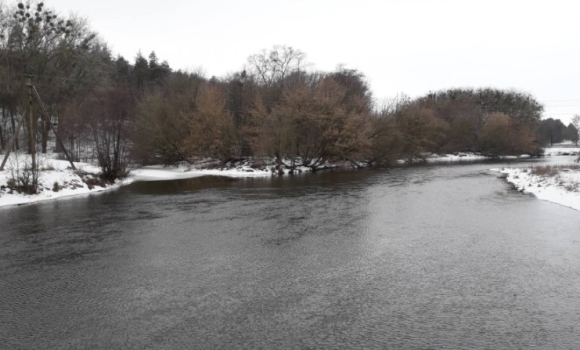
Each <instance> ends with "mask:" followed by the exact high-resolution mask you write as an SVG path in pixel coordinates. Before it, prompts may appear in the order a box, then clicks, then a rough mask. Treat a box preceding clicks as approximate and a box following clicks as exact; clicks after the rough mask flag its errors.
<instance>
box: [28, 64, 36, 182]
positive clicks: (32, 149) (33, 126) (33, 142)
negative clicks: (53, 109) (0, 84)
mask: <svg viewBox="0 0 580 350" xmlns="http://www.w3.org/2000/svg"><path fill="white" fill-rule="evenodd" d="M27 78H28V82H27V84H26V85H27V86H28V110H29V111H28V113H30V128H29V130H30V158H31V159H32V164H31V167H32V171H36V122H35V120H34V115H33V113H32V97H33V91H32V79H31V77H30V75H29V76H27Z"/></svg>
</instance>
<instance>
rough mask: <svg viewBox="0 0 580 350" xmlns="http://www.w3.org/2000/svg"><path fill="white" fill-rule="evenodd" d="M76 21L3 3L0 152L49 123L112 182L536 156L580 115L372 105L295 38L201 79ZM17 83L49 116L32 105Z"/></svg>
mask: <svg viewBox="0 0 580 350" xmlns="http://www.w3.org/2000/svg"><path fill="white" fill-rule="evenodd" d="M86 23H87V21H86V20H84V19H82V18H78V17H65V16H62V15H59V14H58V13H56V12H54V11H52V10H50V9H48V7H47V6H46V5H45V4H44V3H43V2H31V3H13V4H2V3H0V148H2V149H3V150H5V149H6V148H7V147H9V146H10V145H9V140H10V139H11V138H12V137H13V136H14V134H15V133H17V129H18V128H17V125H18V121H19V120H20V119H21V118H22V120H23V129H22V132H21V133H20V134H19V138H18V142H16V144H15V145H14V147H15V148H16V149H20V150H24V151H29V152H30V151H31V150H32V149H33V148H34V149H36V148H38V149H39V150H40V151H41V152H44V153H46V152H47V151H49V146H50V145H51V142H50V140H51V137H52V136H51V135H52V134H51V127H56V130H57V134H58V136H59V137H60V139H61V140H63V142H64V144H65V146H66V148H67V149H69V150H70V151H71V153H72V155H73V157H74V158H76V159H80V158H82V157H88V156H89V154H90V156H91V157H94V159H96V160H97V161H98V164H99V166H100V167H101V169H102V171H103V175H102V176H103V178H104V179H107V180H113V179H115V178H117V177H120V176H123V175H125V174H126V172H127V170H128V169H129V166H130V165H131V164H160V163H161V164H168V165H169V164H174V163H176V162H179V161H186V162H190V163H193V162H196V161H199V160H202V159H208V158H210V159H213V160H216V161H218V162H219V163H220V164H221V165H225V164H227V163H229V162H232V161H236V160H242V159H248V158H250V157H252V159H253V160H254V164H255V165H256V166H259V164H260V162H261V161H264V160H265V159H275V163H276V165H277V167H278V169H280V167H281V164H282V161H283V159H290V160H291V162H292V164H294V165H296V166H306V167H311V168H312V169H316V168H318V167H320V166H322V165H323V164H325V163H327V162H349V163H351V164H353V165H355V166H388V165H389V164H392V163H393V162H394V161H396V160H398V159H405V160H407V161H409V162H412V161H417V160H421V159H424V157H425V156H426V155H427V154H429V153H456V152H465V151H472V152H478V153H481V154H484V155H488V156H498V155H520V154H530V155H538V154H539V152H541V149H540V147H541V146H545V145H548V144H550V143H555V142H560V141H562V140H564V139H568V140H572V141H574V142H577V141H578V128H579V127H580V117H576V118H574V122H573V123H572V124H570V125H568V126H565V125H563V124H562V122H561V121H559V120H554V119H546V120H541V116H542V112H543V106H542V104H541V103H539V102H538V101H537V100H536V99H535V98H534V97H533V96H531V95H529V94H527V93H523V92H519V91H512V90H501V89H495V88H457V89H449V90H442V91H438V92H430V93H428V94H426V95H425V96H421V97H418V98H409V97H405V96H399V97H397V98H394V99H392V100H391V101H390V102H388V103H385V104H384V105H380V106H378V105H377V104H376V103H375V100H374V98H373V96H372V93H371V89H370V86H369V83H368V80H367V78H366V77H365V75H364V74H363V73H362V72H360V71H358V70H356V69H349V68H346V67H337V68H336V69H335V70H334V71H317V70H315V69H313V68H312V65H310V64H308V63H307V61H306V55H305V53H303V52H301V51H300V50H298V49H295V48H292V47H287V46H274V47H272V48H270V49H267V50H263V51H262V52H259V53H256V54H254V55H252V56H250V57H248V60H247V62H245V63H244V62H240V65H241V66H243V67H244V68H242V69H240V70H239V71H235V72H234V73H231V74H228V75H226V76H223V77H211V78H207V77H205V76H204V75H203V74H201V73H199V72H186V71H181V70H174V69H173V68H172V67H170V65H169V64H168V63H167V62H166V61H161V60H160V59H159V58H158V57H157V56H156V55H155V53H154V52H152V53H151V54H149V55H148V56H147V57H145V56H143V54H142V53H137V55H136V57H135V58H134V59H133V60H132V61H129V60H127V59H126V58H124V57H121V56H114V55H113V54H112V52H111V50H110V49H109V48H108V46H107V44H106V42H105V41H104V40H102V39H100V38H99V36H98V35H97V33H96V32H94V31H92V30H91V29H90V28H89V27H88V26H87V24H86ZM374 78H375V79H380V77H374ZM27 79H30V81H31V83H32V85H34V87H35V88H36V90H37V91H38V94H39V96H40V97H41V98H42V101H43V103H44V107H45V108H46V111H47V113H48V115H49V118H41V117H40V116H41V115H42V114H41V113H42V107H41V106H40V104H38V103H33V104H32V106H31V105H30V104H29V90H30V88H29V86H27ZM31 111H32V115H33V116H34V118H33V119H32V121H31V119H30V118H28V115H29V113H30V112H31ZM31 135H37V137H31ZM34 139H36V140H37V141H36V142H34V141H33V140H34ZM56 151H61V150H60V149H57V150H56Z"/></svg>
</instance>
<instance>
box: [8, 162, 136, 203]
mask: <svg viewBox="0 0 580 350" xmlns="http://www.w3.org/2000/svg"><path fill="white" fill-rule="evenodd" d="M2 158H3V155H2ZM38 164H39V169H40V170H39V173H38V184H39V186H38V193H36V194H32V195H30V194H25V193H23V191H22V190H20V191H19V190H17V189H15V187H16V186H17V185H18V184H17V183H15V182H17V179H18V177H26V176H27V174H26V169H27V168H28V167H30V156H29V155H27V154H11V155H10V157H9V158H8V162H7V163H6V166H5V169H4V170H3V171H0V207H1V206H9V205H17V204H26V203H33V202H40V201H45V200H49V199H55V198H62V197H69V196H76V195H83V194H90V193H94V192H101V191H105V190H110V189H115V188H118V187H119V186H121V185H123V184H126V183H130V182H131V181H132V180H131V179H126V180H124V181H117V182H116V183H114V184H104V183H103V182H102V181H100V180H99V178H98V174H99V173H100V169H99V168H98V167H96V166H93V165H90V164H87V163H74V164H75V167H76V168H77V170H76V171H74V170H72V169H71V167H70V163H69V162H68V161H66V160H58V159H53V158H52V156H47V155H43V154H39V155H38ZM15 180H16V181H15Z"/></svg>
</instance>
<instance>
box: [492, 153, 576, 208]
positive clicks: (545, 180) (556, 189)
mask: <svg viewBox="0 0 580 350" xmlns="http://www.w3.org/2000/svg"><path fill="white" fill-rule="evenodd" d="M492 170H495V171H499V172H501V173H502V174H505V176H506V180H507V181H508V182H510V183H512V184H513V185H514V186H515V187H516V189H518V190H519V191H522V192H523V193H531V194H533V195H534V196H536V197H537V198H538V199H541V200H545V201H548V202H552V203H557V204H561V205H563V206H566V207H570V208H573V209H576V210H580V166H579V165H578V164H565V165H539V166H533V167H526V168H504V169H492Z"/></svg>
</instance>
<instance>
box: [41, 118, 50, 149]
mask: <svg viewBox="0 0 580 350" xmlns="http://www.w3.org/2000/svg"><path fill="white" fill-rule="evenodd" d="M40 125H42V126H41V128H42V135H41V142H42V153H44V154H46V150H47V148H48V135H49V134H50V120H43V121H42V123H41V124H40Z"/></svg>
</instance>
